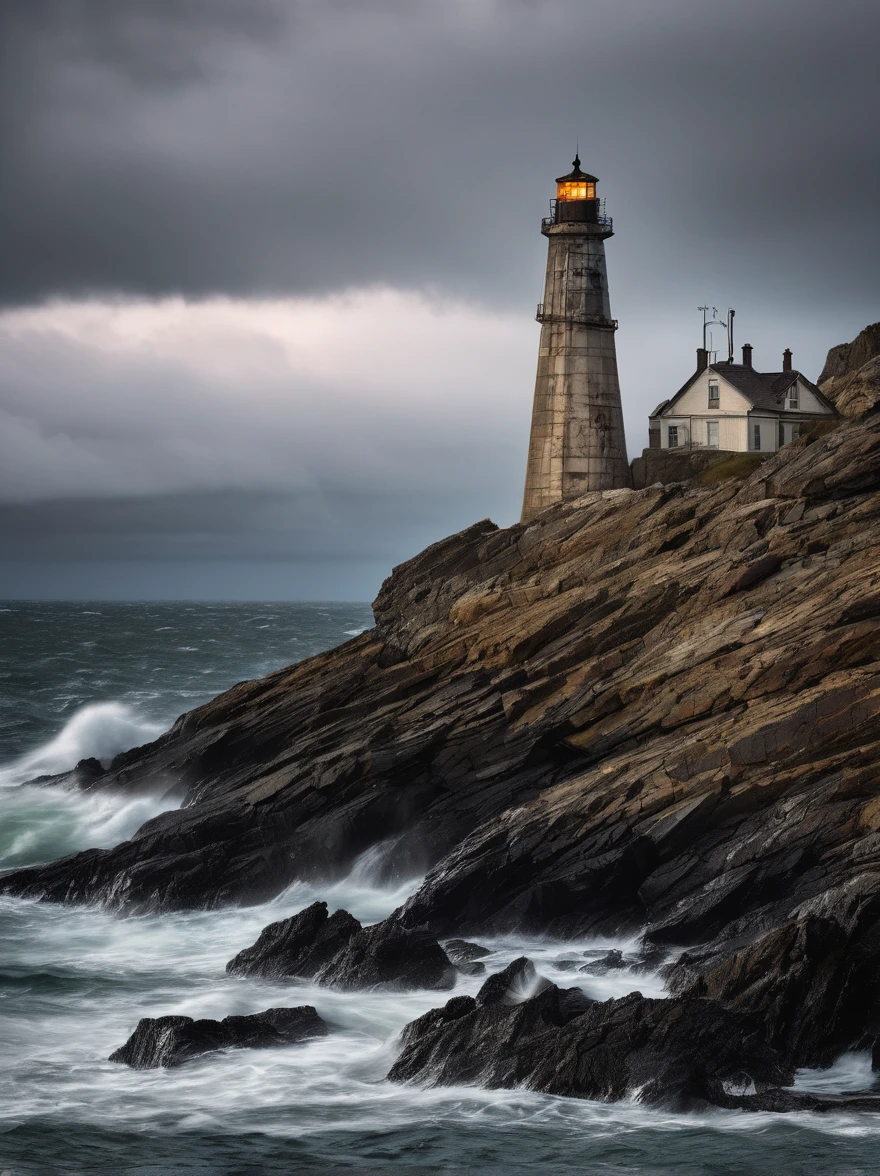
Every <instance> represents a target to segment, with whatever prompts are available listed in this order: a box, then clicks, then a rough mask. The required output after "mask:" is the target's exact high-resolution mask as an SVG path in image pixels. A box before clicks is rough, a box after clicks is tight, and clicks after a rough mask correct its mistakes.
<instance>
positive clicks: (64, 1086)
mask: <svg viewBox="0 0 880 1176" xmlns="http://www.w3.org/2000/svg"><path fill="white" fill-rule="evenodd" d="M382 858H383V853H382V851H381V850H380V851H379V852H377V851H376V850H373V851H370V852H369V853H367V854H366V855H364V856H363V857H362V858H361V859H360V860H359V861H358V862H357V863H356V864H355V867H354V868H353V869H352V871H351V872H350V873H349V875H348V877H346V878H344V879H342V880H340V881H339V882H337V883H335V884H334V885H317V884H307V883H296V884H295V885H294V886H291V887H290V888H289V889H288V890H287V891H285V893H284V894H282V895H279V896H278V897H277V898H276V899H274V900H273V901H271V902H269V903H266V904H263V905H262V906H259V907H251V908H243V909H224V910H220V911H193V912H180V913H172V914H165V915H161V916H153V915H148V916H139V917H121V916H119V915H114V914H112V913H111V912H108V911H105V910H100V909H91V908H61V907H53V906H48V907H47V906H43V905H39V904H35V903H27V902H22V901H21V900H0V917H3V916H4V915H5V918H6V922H7V926H8V927H9V928H10V931H8V932H7V934H8V938H9V942H10V946H11V951H10V959H11V961H12V963H13V967H14V968H15V969H16V970H18V969H22V968H24V969H26V970H27V971H28V972H29V973H31V974H33V975H34V976H36V977H41V978H43V977H47V976H48V977H50V978H51V977H53V976H54V977H57V979H58V984H57V989H58V990H57V992H56V991H55V989H54V988H51V985H52V984H53V983H54V982H53V981H51V979H50V980H48V981H43V980H40V981H39V983H45V985H46V987H47V988H51V991H49V992H47V993H45V994H44V995H42V996H41V1001H42V1003H43V1006H44V1008H45V1015H44V1017H43V1019H42V1021H41V1032H40V1035H39V1039H38V1040H37V1041H36V1042H35V1041H34V1038H33V1034H32V1032H31V1031H30V1029H29V1027H28V1026H27V1024H26V1023H25V1024H20V1023H19V1022H18V1021H15V1022H13V1024H14V1027H15V1032H17V1033H19V1034H20V1040H16V1041H13V1042H10V1043H9V1044H10V1045H11V1046H13V1047H14V1049H13V1053H12V1056H13V1057H15V1058H16V1062H15V1064H14V1066H13V1067H12V1068H11V1069H10V1070H8V1071H7V1072H5V1073H3V1072H0V1120H2V1116H3V1115H6V1116H9V1117H18V1118H20V1117H21V1116H23V1115H24V1116H26V1117H30V1116H32V1115H39V1116H46V1117H47V1118H49V1119H56V1118H57V1119H59V1120H61V1119H62V1118H63V1119H64V1120H65V1121H72V1122H79V1123H83V1124H88V1123H93V1122H96V1121H116V1122H118V1121H119V1116H120V1115H122V1116H123V1117H124V1118H128V1119H129V1120H130V1121H131V1122H132V1123H137V1125H138V1127H137V1129H138V1130H150V1129H151V1127H153V1128H156V1129H160V1130H166V1129H170V1130H179V1131H185V1130H191V1129H194V1128H198V1129H204V1130H209V1131H211V1130H213V1131H217V1130H219V1131H238V1132H244V1131H258V1132H260V1133H263V1134H267V1135H274V1136H278V1137H284V1138H307V1137H315V1136H324V1135H326V1134H327V1133H328V1132H338V1131H342V1132H345V1133H356V1132H362V1131H371V1130H377V1129H381V1130H382V1131H383V1132H387V1131H393V1130H395V1129H396V1128H398V1127H403V1128H405V1127H407V1126H411V1125H413V1124H418V1123H421V1122H424V1121H425V1120H426V1119H430V1120H431V1121H432V1122H434V1123H435V1124H436V1123H448V1124H449V1125H450V1127H451V1128H452V1129H453V1130H454V1129H455V1125H456V1124H460V1125H462V1126H465V1125H467V1124H474V1123H480V1122H485V1124H486V1125H488V1126H490V1127H492V1128H493V1129H508V1128H511V1127H517V1126H525V1125H529V1124H540V1123H548V1122H549V1123H553V1122H556V1121H558V1122H559V1123H560V1126H563V1125H564V1126H566V1129H569V1130H571V1129H573V1130H574V1131H575V1132H576V1133H577V1132H579V1131H581V1130H586V1129H587V1128H588V1127H590V1126H592V1128H594V1129H595V1128H597V1127H599V1126H600V1124H602V1123H605V1124H606V1126H610V1125H611V1124H612V1123H614V1124H619V1123H621V1122H624V1123H625V1122H626V1120H627V1117H629V1118H630V1119H632V1118H633V1116H634V1115H637V1116H638V1117H639V1121H640V1122H644V1121H645V1116H646V1115H650V1114H651V1112H646V1111H645V1110H644V1109H641V1108H629V1107H625V1106H624V1107H619V1108H607V1107H602V1106H598V1105H596V1104H584V1103H579V1102H576V1101H574V1100H572V1101H570V1102H568V1103H566V1102H565V1101H564V1100H559V1099H553V1098H549V1097H547V1096H543V1095H536V1094H534V1093H531V1092H528V1091H484V1090H479V1089H473V1088H469V1089H462V1088H447V1089H432V1090H426V1089H424V1088H421V1087H413V1086H402V1085H397V1084H392V1083H389V1082H387V1081H386V1080H385V1074H387V1072H388V1070H389V1068H390V1066H391V1064H392V1062H393V1060H394V1057H395V1054H396V1052H397V1039H398V1036H399V1033H400V1030H401V1029H402V1028H403V1026H404V1025H405V1024H406V1023H407V1022H408V1021H410V1020H412V1019H414V1018H415V1017H418V1016H420V1015H421V1014H423V1013H424V1012H426V1011H427V1010H428V1009H431V1008H434V1007H436V1006H437V1005H438V1004H442V1003H444V1002H445V1001H446V1000H448V999H449V997H450V996H452V995H454V994H459V993H475V992H476V991H477V989H478V988H479V986H480V985H481V983H482V981H483V979H484V977H483V976H461V977H460V978H459V981H458V983H457V985H456V987H455V989H454V990H453V992H443V993H436V992H424V991H416V992H404V993H391V992H369V991H368V992H360V993H348V992H337V991H334V990H332V989H327V988H322V987H318V986H316V985H314V984H312V983H310V982H307V981H282V982H271V981H266V980H260V979H252V978H240V977H235V978H233V977H228V976H226V975H225V965H226V962H227V961H228V960H229V959H230V958H231V957H232V956H233V955H235V954H236V953H237V952H238V951H239V950H241V948H243V947H245V946H247V945H249V944H250V943H253V941H254V940H255V939H256V937H257V935H258V934H259V932H260V930H261V929H262V927H264V926H265V925H266V924H267V923H268V922H271V921H274V920H276V919H280V918H283V917H286V916H288V915H290V914H293V913H295V912H296V911H297V910H300V909H302V907H304V906H306V905H307V904H309V903H311V902H313V901H315V900H316V899H319V898H321V899H324V900H326V901H327V903H328V906H329V907H330V909H331V910H333V909H336V908H338V907H344V908H345V909H347V910H349V911H351V913H352V914H354V915H355V916H356V917H358V918H359V919H361V920H362V921H363V922H365V923H370V922H373V921H375V920H377V919H380V918H384V917H385V916H387V915H388V914H389V913H390V912H391V911H392V910H393V909H394V908H395V907H396V906H398V905H399V903H400V902H401V901H402V899H403V898H405V897H406V896H407V895H408V894H410V893H411V892H412V891H413V889H414V888H415V887H416V886H417V885H418V879H409V880H407V881H401V882H397V883H393V884H386V885H380V884H378V883H377V882H376V881H375V878H376V877H377V876H378V875H379V874H380V873H381V871H382V869H383V862H382ZM480 942H482V943H484V944H485V945H486V946H487V947H489V948H490V949H491V952H492V954H491V955H490V956H488V957H487V958H486V967H487V972H493V971H496V970H499V969H500V968H503V967H505V966H506V965H507V964H508V963H509V962H510V961H511V960H512V959H514V958H515V957H517V956H519V955H522V954H527V955H529V956H530V957H531V958H532V959H534V960H535V963H536V965H537V967H538V970H539V972H540V973H541V974H544V975H548V976H549V977H550V978H554V979H558V980H559V981H560V982H562V983H565V984H567V985H571V984H573V983H576V982H577V980H583V981H584V986H585V987H586V986H587V985H586V979H587V978H585V977H578V978H577V980H576V979H575V978H573V977H572V976H571V975H567V976H561V975H555V973H554V968H553V965H552V960H553V959H555V958H558V957H559V956H560V955H561V954H565V953H567V952H569V951H577V952H578V953H581V952H583V951H584V950H591V951H598V950H600V949H601V950H605V949H606V948H608V947H609V946H621V947H625V946H630V945H631V944H630V943H629V942H627V943H626V944H623V943H621V942H620V941H619V940H617V941H615V940H610V939H603V940H592V941H590V940H584V941H583V942H582V943H581V942H579V943H577V944H570V943H566V944H561V943H559V942H552V941H549V940H537V939H533V940H518V939H514V938H510V939H506V940H501V939H498V940H486V939H485V938H483V937H480ZM609 983H610V982H609ZM654 983H655V984H659V981H656V979H655V981H654ZM614 985H615V989H616V994H622V993H624V992H628V991H630V990H631V989H632V988H634V987H636V984H635V983H634V980H633V977H632V976H631V975H628V974H627V975H626V976H625V975H623V974H622V973H617V974H615V980H614ZM639 986H640V987H642V986H643V978H642V977H639ZM20 999H21V1000H22V1001H24V1000H25V998H24V996H22V997H21V998H20ZM301 1004H312V1005H314V1006H315V1007H316V1008H317V1010H318V1012H319V1014H320V1015H321V1016H322V1017H323V1018H324V1020H325V1021H326V1022H327V1024H328V1025H329V1027H330V1034H329V1036H328V1037H326V1038H323V1039H320V1040H316V1041H312V1042H309V1043H307V1044H305V1045H303V1046H301V1047H300V1046H297V1047H293V1048H291V1049H285V1050H263V1051H258V1050H235V1051H230V1052H227V1053H222V1054H214V1055H211V1056H209V1057H206V1058H204V1059H200V1060H197V1061H195V1062H193V1063H191V1064H189V1065H187V1066H185V1067H182V1068H181V1069H179V1070H172V1071H159V1072H155V1071H152V1072H150V1071H146V1072H144V1071H132V1070H128V1069H126V1068H124V1067H121V1066H116V1065H113V1064H111V1063H108V1062H107V1061H106V1060H105V1059H106V1058H107V1056H108V1054H109V1053H110V1052H111V1051H112V1050H113V1049H114V1048H116V1046H118V1045H121V1044H122V1042H123V1041H125V1039H126V1038H127V1036H128V1035H129V1033H130V1032H131V1031H132V1029H133V1028H134V1026H135V1024H136V1022H137V1020H138V1018H140V1017H141V1016H160V1015H163V1014H167V1013H176V1014H184V1015H189V1016H195V1017H217V1018H220V1017H224V1016H227V1015H230V1014H233V1013H253V1012H257V1011H259V1010H261V1009H266V1008H269V1007H272V1006H278V1005H301ZM4 1093H5V1094H6V1096H7V1098H8V1102H7V1099H4V1097H3V1095H4ZM4 1104H6V1105H5V1106H4ZM61 1108H63V1111H62V1109H61ZM657 1118H658V1121H662V1119H663V1117H662V1116H660V1115H658V1116H657ZM633 1125H634V1124H633Z"/></svg>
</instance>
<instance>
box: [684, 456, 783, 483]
mask: <svg viewBox="0 0 880 1176" xmlns="http://www.w3.org/2000/svg"><path fill="white" fill-rule="evenodd" d="M769 456H770V455H769V454H767V453H734V454H733V455H732V456H731V457H725V458H724V459H723V460H722V461H716V462H715V463H714V464H713V465H710V466H709V467H708V468H707V469H705V470H703V471H702V472H701V473H699V474H697V475H696V477H694V478H693V479H692V481H693V485H695V486H717V485H718V483H719V482H726V481H728V480H729V479H730V478H739V479H740V480H742V479H744V478H747V477H748V476H749V474H751V473H754V471H755V470H756V469H757V468H758V466H759V465H760V464H761V462H762V461H764V459H765V458H766V457H769Z"/></svg>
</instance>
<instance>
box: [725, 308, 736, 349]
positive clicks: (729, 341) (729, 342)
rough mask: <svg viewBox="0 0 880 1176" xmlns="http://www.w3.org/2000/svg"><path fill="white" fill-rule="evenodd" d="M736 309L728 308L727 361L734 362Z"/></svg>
mask: <svg viewBox="0 0 880 1176" xmlns="http://www.w3.org/2000/svg"><path fill="white" fill-rule="evenodd" d="M735 314H736V311H735V310H731V309H730V307H728V308H727V362H728V363H733V316H734V315H735Z"/></svg>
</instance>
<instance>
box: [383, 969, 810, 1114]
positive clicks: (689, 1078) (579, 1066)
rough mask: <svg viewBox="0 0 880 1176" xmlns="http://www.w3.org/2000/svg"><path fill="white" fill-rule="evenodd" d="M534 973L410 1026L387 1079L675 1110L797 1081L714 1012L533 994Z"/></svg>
mask: <svg viewBox="0 0 880 1176" xmlns="http://www.w3.org/2000/svg"><path fill="white" fill-rule="evenodd" d="M534 976H535V974H534V968H533V967H532V966H531V965H530V964H529V962H528V961H515V963H514V964H513V965H511V967H510V968H508V969H505V972H504V973H499V974H497V975H494V976H491V977H490V978H489V980H487V982H486V984H485V985H484V986H483V989H481V991H480V993H479V994H478V995H477V997H476V998H471V997H455V998H454V999H453V1000H451V1001H449V1002H448V1003H447V1004H446V1006H445V1007H444V1008H442V1009H432V1010H431V1012H429V1013H426V1014H425V1015H424V1016H422V1017H419V1018H418V1019H417V1020H415V1021H412V1022H410V1024H409V1025H407V1026H406V1028H405V1029H404V1030H403V1033H402V1034H401V1038H400V1046H401V1048H400V1053H399V1055H398V1058H397V1061H396V1062H395V1063H394V1066H393V1067H392V1069H391V1071H390V1072H389V1075H388V1077H389V1078H390V1079H392V1080H393V1081H415V1082H421V1083H425V1084H430V1085H438V1086H445V1085H475V1084H478V1085H481V1086H487V1087H489V1088H493V1089H494V1088H505V1089H507V1088H513V1087H525V1088H527V1089H530V1090H539V1091H544V1092H546V1093H548V1094H557V1095H568V1096H571V1097H576V1098H589V1099H602V1100H606V1101H611V1100H618V1099H623V1098H627V1097H633V1096H634V1095H636V1094H638V1097H639V1098H640V1099H641V1100H642V1101H644V1102H647V1103H651V1104H657V1105H665V1106H669V1107H673V1108H678V1109H686V1108H690V1107H695V1106H700V1105H705V1104H707V1103H710V1104H716V1105H725V1100H726V1099H727V1098H728V1097H730V1094H729V1092H733V1095H734V1096H741V1095H742V1094H743V1092H749V1093H760V1092H761V1091H763V1090H768V1089H771V1088H777V1087H780V1086H782V1085H784V1084H785V1083H786V1082H788V1081H790V1080H791V1078H792V1076H793V1074H792V1071H791V1070H790V1069H789V1068H787V1067H786V1065H785V1062H784V1060H783V1058H782V1057H781V1055H780V1054H779V1053H778V1052H777V1051H776V1050H774V1049H773V1047H772V1046H770V1045H768V1044H767V1043H766V1042H765V1041H764V1040H763V1038H762V1036H761V1032H760V1025H759V1023H757V1022H756V1021H753V1020H751V1019H750V1018H748V1017H746V1016H744V1015H742V1014H739V1013H736V1012H733V1011H731V1010H729V1009H726V1008H725V1007H724V1006H723V1005H721V1004H720V1003H719V1002H718V1001H712V1000H706V999H702V998H687V997H678V998H672V999H669V1000H651V999H647V998H645V997H643V996H642V995H641V994H640V993H638V992H636V993H631V994H630V995H629V996H626V997H624V998H622V999H620V1000H608V1001H591V1000H590V999H589V998H588V997H586V996H585V995H584V993H583V992H581V990H580V989H577V988H574V989H560V988H558V987H557V986H556V985H554V984H549V983H546V982H545V983H544V984H543V985H539V986H538V987H537V990H536V991H535V992H534V994H533V995H529V996H526V998H525V999H522V997H521V992H522V989H523V986H524V984H525V987H526V988H528V986H529V985H532V984H533V983H534Z"/></svg>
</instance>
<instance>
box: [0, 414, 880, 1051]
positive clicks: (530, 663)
mask: <svg viewBox="0 0 880 1176" xmlns="http://www.w3.org/2000/svg"><path fill="white" fill-rule="evenodd" d="M878 540H880V412H872V413H870V414H868V415H866V416H864V417H862V418H860V419H858V420H844V421H842V422H841V423H840V424H839V425H838V427H837V428H836V429H835V430H834V431H833V432H831V433H829V434H827V435H826V436H823V437H819V438H817V439H813V440H811V439H809V438H805V439H802V440H801V441H798V442H796V443H794V444H792V445H789V446H786V447H785V448H784V449H783V450H782V451H781V452H780V453H779V454H777V455H775V456H774V457H772V458H770V459H768V460H767V461H766V462H764V463H763V464H762V465H761V466H760V467H759V468H758V469H757V470H756V471H755V472H754V473H752V474H751V475H750V476H748V477H747V478H745V479H744V480H731V481H727V482H724V483H722V484H720V485H718V486H715V487H706V488H700V487H695V486H688V485H674V486H664V487H661V488H657V487H654V488H649V489H646V490H642V491H632V490H626V489H623V490H616V491H606V492H597V493H593V494H589V495H587V496H585V497H584V498H582V499H580V500H578V501H576V502H574V503H570V504H561V505H559V506H557V507H554V508H552V509H550V510H547V511H545V512H544V513H543V514H541V515H540V516H539V517H538V518H537V519H535V520H534V522H532V523H530V524H529V525H527V526H523V525H518V526H515V527H511V528H509V529H507V530H504V531H501V530H498V528H496V527H495V526H494V525H493V524H492V523H490V522H483V523H478V524H476V525H475V526H473V527H471V528H469V529H468V530H466V531H463V532H462V533H461V534H459V535H456V536H453V537H452V538H450V539H447V540H445V541H444V542H442V543H438V544H436V545H434V546H433V547H431V548H428V549H427V550H426V551H425V552H423V553H422V554H421V555H419V556H417V557H416V558H415V559H413V560H411V561H410V562H409V563H407V564H404V565H402V566H401V567H399V568H397V569H395V571H394V573H393V574H392V576H391V577H390V578H389V580H387V581H386V583H385V584H384V585H383V588H382V591H381V592H380V594H379V597H378V598H377V600H376V602H375V606H374V609H375V616H376V627H375V629H373V630H372V631H370V632H369V633H365V634H363V635H362V636H360V637H358V638H356V639H354V640H353V641H351V642H349V643H348V644H346V645H344V646H342V647H340V648H339V649H336V650H333V651H331V652H330V653H327V654H324V655H321V656H320V657H317V658H313V659H311V660H310V661H308V662H305V663H302V664H300V665H297V666H294V667H292V668H289V669H286V670H281V671H278V672H277V673H275V674H272V675H270V676H269V677H267V678H264V679H262V680H261V681H258V682H248V683H242V684H240V685H239V686H237V687H235V688H234V689H233V690H231V691H228V692H227V693H226V694H224V695H222V696H221V697H220V698H218V699H216V700H214V701H213V702H212V703H210V704H208V705H206V706H204V707H201V708H199V709H197V710H195V711H193V712H191V713H190V714H188V715H185V716H183V717H182V718H181V719H180V720H178V722H177V723H176V724H175V726H174V728H173V729H172V730H171V731H170V732H169V733H168V734H167V735H165V736H163V737H162V738H161V739H159V740H158V741H157V742H156V743H153V744H151V745H149V746H147V747H144V748H140V749H137V750H135V751H133V752H128V753H126V754H125V755H123V756H121V757H118V758H117V760H116V761H114V763H113V765H111V767H110V769H109V770H108V771H106V772H102V773H100V774H98V773H96V772H95V771H94V768H93V766H92V770H90V771H89V772H87V773H84V775H83V780H84V782H85V783H86V784H87V785H88V786H89V787H93V788H112V789H115V790H129V789H143V788H162V789H167V788H170V787H174V788H177V789H179V790H180V791H181V792H182V793H183V795H184V806H183V807H182V808H181V809H180V810H179V811H175V812H169V813H165V814H163V815H161V816H159V817H157V818H155V819H154V820H152V821H149V822H148V823H147V824H146V825H144V826H143V827H142V828H141V829H140V830H139V831H138V833H137V834H136V836H135V837H134V838H133V839H132V840H131V841H130V842H127V843H124V844H123V845H120V846H117V847H115V848H114V849H109V850H91V851H88V852H86V853H82V854H77V855H75V856H73V857H70V858H67V859H64V860H62V861H59V862H56V863H53V864H52V865H49V866H46V867H42V868H40V869H35V870H26V871H19V872H17V873H14V874H12V875H8V876H7V877H5V878H4V879H2V883H0V885H2V888H3V889H5V890H6V891H8V892H12V893H17V894H29V895H38V896H42V897H46V898H49V899H53V900H76V901H81V900H91V899H95V898H102V899H103V900H105V901H107V902H110V903H112V904H116V905H119V906H122V907H125V908H128V909H138V908H152V909H160V910H161V909H170V908H175V907H201V906H204V905H219V904H222V903H228V902H253V901H259V900H261V899H264V898H266V897H268V896H271V895H274V894H277V893H278V892H279V891H280V890H281V889H282V888H283V887H284V886H285V885H287V883H289V882H290V881H291V880H292V879H294V878H295V877H304V876H311V877H320V876H329V875H330V874H331V873H333V872H335V873H337V874H338V873H342V872H344V871H345V870H346V869H347V868H348V867H349V865H350V863H351V862H352V860H353V858H354V857H355V856H356V855H357V854H358V853H359V852H361V851H362V850H364V849H366V848H367V847H368V846H371V845H374V844H375V843H377V842H379V841H385V842H387V844H388V861H389V868H396V869H397V870H398V872H415V871H416V869H418V868H420V867H424V866H430V867H432V868H431V869H430V872H429V873H428V875H427V878H426V880H425V882H424V884H423V885H422V886H421V887H420V888H419V890H418V891H417V893H415V894H414V895H413V897H412V898H411V899H410V900H409V901H408V902H407V903H406V905H405V906H404V907H403V908H401V910H400V911H399V912H397V914H396V915H395V916H394V917H393V919H392V922H393V923H394V925H396V926H399V927H403V928H406V929H411V930H414V929H416V928H420V927H427V928H428V929H429V930H430V932H431V933H432V934H433V935H437V936H443V937H452V936H462V935H468V934H475V935H479V934H480V933H487V932H488V933H491V932H498V931H502V930H508V929H517V930H527V931H530V932H535V931H537V932H540V933H543V934H548V935H555V936H560V937H565V936H569V935H582V934H584V933H587V932H592V931H614V932H617V931H621V930H623V929H635V928H647V934H648V937H649V940H650V941H653V942H655V943H658V944H667V945H673V946H678V947H690V948H691V949H692V950H690V951H689V953H688V956H689V958H688V960H687V961H686V962H685V963H684V964H683V965H682V966H681V969H680V971H679V972H678V973H677V974H676V977H675V983H676V986H677V988H678V991H679V992H680V994H681V999H683V1000H690V999H697V1000H700V999H704V997H703V995H702V994H703V993H706V994H708V995H709V996H713V995H717V999H718V1001H719V1002H720V1003H722V1004H723V1005H724V1007H725V1008H726V1009H728V1010H729V1011H731V1012H732V1013H733V1012H735V1013H736V1014H737V1015H740V1014H741V1015H743V1016H747V1017H756V1018H758V1020H759V1022H760V1023H761V1024H763V1025H764V1026H765V1028H766V1031H767V1032H768V1033H770V1034H771V1035H772V1040H773V1041H774V1042H776V1043H777V1047H778V1048H779V1050H780V1051H781V1056H784V1059H785V1063H786V1065H803V1064H812V1063H814V1062H820V1063H821V1062H823V1061H824V1060H827V1059H828V1058H829V1057H830V1056H831V1055H832V1054H833V1053H834V1052H835V1051H837V1050H839V1049H842V1048H846V1047H848V1046H850V1045H854V1044H858V1043H860V1042H861V1043H866V1042H869V1041H870V1040H871V1039H872V1038H873V1036H874V1035H876V1034H877V1033H878V1031H880V1007H878V1003H877V1002H878V996H877V994H878V993H880V984H878V983H877V960H878V954H880V948H878V926H880V923H878V918H880V916H878V900H880V791H878V790H880V784H878V780H880V738H878V734H877V732H878V713H880V632H878V623H877V622H878V618H880V551H878ZM774 961H775V962H774ZM780 961H783V962H782V963H780ZM789 963H791V967H789ZM768 973H769V974H768ZM836 992H837V993H840V992H843V993H845V994H847V995H845V996H839V997H838V998H835V993H836ZM853 994H859V998H858V1000H850V997H851V996H852V995H853ZM835 1001H836V1003H835ZM847 1002H849V1004H850V1005H852V1006H853V1007H852V1008H849V1007H844V1006H845V1005H846V1004H847Z"/></svg>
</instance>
